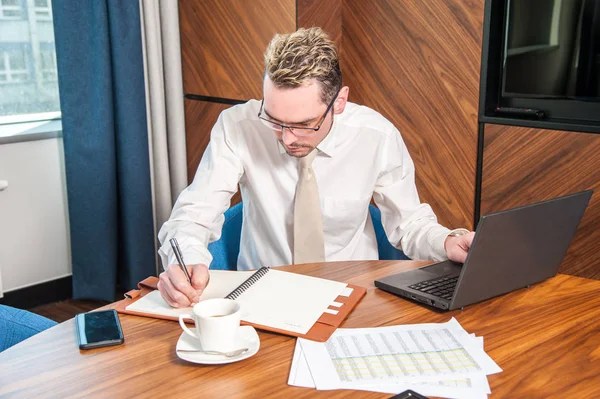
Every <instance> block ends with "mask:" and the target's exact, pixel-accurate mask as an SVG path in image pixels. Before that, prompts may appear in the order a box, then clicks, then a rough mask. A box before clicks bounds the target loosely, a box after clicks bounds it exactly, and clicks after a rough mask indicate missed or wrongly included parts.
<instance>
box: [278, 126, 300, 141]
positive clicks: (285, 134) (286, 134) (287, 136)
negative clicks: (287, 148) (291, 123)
mask: <svg viewBox="0 0 600 399" xmlns="http://www.w3.org/2000/svg"><path fill="white" fill-rule="evenodd" d="M297 140H298V138H297V137H296V136H295V135H294V133H292V131H291V130H290V129H288V128H285V127H284V128H283V131H282V132H281V141H283V144H285V145H290V144H293V143H294V142H295V141H297Z"/></svg>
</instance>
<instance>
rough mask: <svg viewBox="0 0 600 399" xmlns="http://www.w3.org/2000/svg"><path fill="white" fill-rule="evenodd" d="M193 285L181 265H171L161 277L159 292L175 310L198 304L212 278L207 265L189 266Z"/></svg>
mask: <svg viewBox="0 0 600 399" xmlns="http://www.w3.org/2000/svg"><path fill="white" fill-rule="evenodd" d="M187 269H188V273H189V274H190V277H191V278H192V285H190V283H189V282H188V281H187V278H186V277H185V274H183V270H181V267H179V265H169V267H167V270H166V271H164V272H162V273H161V274H160V276H159V281H158V285H157V287H158V290H159V291H160V295H161V296H162V297H163V299H164V300H165V301H166V302H167V303H168V304H169V305H171V306H172V307H174V308H185V307H189V306H192V305H193V304H196V303H198V300H199V299H200V295H201V294H202V291H204V288H206V285H207V284H208V280H209V278H210V276H209V274H208V267H207V266H206V265H202V264H198V265H188V267H187Z"/></svg>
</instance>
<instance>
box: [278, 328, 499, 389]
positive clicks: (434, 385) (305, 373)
mask: <svg viewBox="0 0 600 399" xmlns="http://www.w3.org/2000/svg"><path fill="white" fill-rule="evenodd" d="M436 328H437V330H438V331H437V332H438V333H439V332H440V331H444V330H448V332H449V333H450V336H453V338H454V339H455V340H456V341H457V342H459V343H460V344H461V345H462V347H463V348H465V349H466V348H468V349H469V351H467V354H468V355H469V356H471V359H470V360H469V362H475V360H474V359H477V360H478V361H479V362H480V364H482V365H483V366H482V367H481V369H482V370H480V371H478V372H471V373H470V374H469V375H461V374H459V373H453V374H452V375H451V376H447V375H446V374H442V375H439V376H437V377H435V376H432V375H431V373H427V372H425V367H423V366H421V374H425V375H419V374H418V373H417V375H414V374H415V373H412V374H413V375H412V376H409V375H407V374H409V373H397V374H402V375H394V367H391V368H390V367H389V364H388V369H386V367H385V365H383V364H384V362H383V361H381V359H385V355H382V354H380V355H378V356H376V357H375V359H377V360H376V361H373V360H372V359H371V360H369V362H370V363H371V364H370V366H371V368H370V369H369V367H368V366H367V367H366V368H365V369H362V370H360V365H359V364H358V363H356V362H355V367H358V368H359V371H358V372H357V374H360V375H363V374H365V373H366V374H367V375H368V376H371V377H373V374H374V375H375V376H377V378H366V379H363V380H361V379H355V380H354V381H349V380H348V379H346V380H344V381H342V380H341V379H340V378H339V376H338V378H337V381H334V382H333V383H331V382H330V383H329V384H327V383H326V384H323V378H322V373H323V368H321V367H319V366H320V364H317V363H311V360H307V357H306V356H305V351H304V350H303V349H304V348H305V347H311V346H314V345H312V344H314V343H312V342H310V341H306V340H302V339H298V340H297V342H296V349H295V351H294V360H293V362H292V367H291V369H290V376H289V379H288V384H290V385H294V386H300V387H307V388H308V387H312V388H314V387H317V388H318V389H357V390H368V391H375V392H384V393H390V394H393V393H398V392H401V391H403V390H406V389H413V390H414V391H416V392H419V393H421V394H423V395H427V396H440V397H449V398H452V397H461V398H469V399H480V398H486V397H487V394H489V393H490V387H489V384H488V382H487V378H486V377H485V373H487V374H492V373H494V372H498V371H501V369H500V368H499V367H498V366H497V365H496V364H495V363H494V362H493V361H492V360H491V359H489V356H487V355H486V354H485V352H484V351H483V338H482V337H477V338H475V337H472V336H469V335H468V334H467V333H466V332H465V331H464V330H463V329H462V327H461V326H460V324H458V322H457V321H456V320H454V319H452V320H450V321H449V322H448V323H444V324H421V325H414V326H394V327H379V328H375V329H338V330H337V331H336V333H334V335H333V336H332V338H331V339H330V340H332V339H334V340H335V339H338V338H339V337H337V336H338V335H339V336H342V337H343V339H342V340H341V342H339V344H340V345H344V342H345V341H346V340H347V339H351V340H355V339H358V342H359V345H360V339H359V338H358V337H359V336H360V335H361V334H363V333H364V332H365V331H368V332H369V335H371V340H372V339H373V337H372V334H373V331H372V330H375V331H379V332H381V333H384V335H388V336H394V337H396V338H397V337H400V338H404V339H406V338H408V339H410V338H411V335H410V333H412V334H413V335H412V338H416V342H415V344H416V343H418V342H420V338H422V337H418V335H419V332H420V334H423V333H425V335H428V336H429V339H430V341H431V342H430V345H433V344H435V345H437V346H438V347H439V346H441V345H440V344H439V343H435V339H431V338H432V337H431V335H432V334H433V333H434V332H436ZM381 330H388V331H381ZM363 335H364V334H363ZM363 338H364V337H363ZM367 341H369V339H367ZM307 342H308V345H307ZM369 342H370V341H369ZM328 343H330V342H329V341H328V342H327V343H325V344H318V343H316V346H319V345H320V346H322V347H326V346H327V344H328ZM369 345H373V342H370V343H369ZM446 345H447V346H448V347H449V348H446V349H447V350H448V353H451V351H450V350H451V349H452V348H450V347H451V345H449V344H446ZM329 346H330V348H329V349H330V350H331V349H332V345H331V343H330V345H329ZM346 346H354V348H353V349H355V350H358V348H357V346H356V342H352V343H347V342H346ZM454 346H456V344H454ZM346 349H347V350H348V349H349V348H346ZM381 349H382V348H379V350H380V351H381ZM423 349H426V348H423ZM456 349H457V348H453V349H452V351H456ZM309 350H310V349H309ZM384 350H385V349H384ZM439 350H440V349H438V351H439ZM476 352H480V353H479V354H477V355H475V356H474V353H476ZM448 353H446V354H444V356H445V357H446V358H448V360H451V361H449V362H445V365H443V366H439V365H438V366H436V367H432V366H431V361H434V362H435V361H438V360H439V359H440V357H439V356H438V357H430V358H429V362H428V361H427V360H425V363H422V364H425V365H427V364H428V363H429V367H431V368H432V369H435V368H437V370H438V371H442V369H444V368H448V367H449V365H452V364H453V362H456V359H459V357H457V356H450V355H448ZM413 354H414V353H413ZM425 354H426V353H425V352H423V353H422V355H423V357H422V358H420V359H418V358H412V360H417V362H423V361H424V360H423V359H426V358H427V357H426V356H425ZM429 354H430V355H431V353H429ZM482 354H483V356H482ZM354 355H356V354H354ZM403 355H406V354H403ZM361 356H362V357H365V356H366V354H365V353H363V354H362V355H360V354H359V356H357V357H355V360H358V359H359V358H360V357H361ZM367 357H368V356H367ZM407 358H410V356H408V357H406V358H402V356H400V359H401V360H400V363H402V362H404V363H407V362H406V359H407ZM486 358H487V359H488V360H486ZM313 360H314V359H313ZM338 360H339V359H338ZM346 360H347V359H346ZM318 361H319V362H322V363H328V362H329V364H331V363H332V358H331V356H327V357H326V358H323V357H321V358H319V359H318ZM395 363H396V364H397V365H399V364H400V363H398V362H395ZM457 364H461V365H463V366H464V365H465V363H464V361H463V360H461V361H460V362H459V363H457ZM337 365H338V370H344V367H343V366H342V367H340V364H339V363H338V364H337ZM364 365H365V364H363V366H364ZM382 365H383V366H382ZM407 366H408V364H405V365H404V369H402V367H398V368H396V371H398V370H403V371H405V372H406V371H408V367H407ZM414 368H415V369H418V368H419V367H418V366H415V367H414ZM382 369H383V370H385V372H384V373H383V374H384V375H381V371H382ZM344 373H346V375H347V371H342V374H344ZM313 376H314V377H315V378H313ZM316 381H319V382H320V384H318V383H316ZM319 385H320V386H319Z"/></svg>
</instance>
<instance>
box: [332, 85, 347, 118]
mask: <svg viewBox="0 0 600 399" xmlns="http://www.w3.org/2000/svg"><path fill="white" fill-rule="evenodd" d="M349 93H350V88H349V87H348V86H344V87H342V88H341V89H340V92H339V93H338V96H337V98H336V99H335V101H334V103H333V113H334V114H341V113H342V112H344V108H346V102H347V101H348V94H349Z"/></svg>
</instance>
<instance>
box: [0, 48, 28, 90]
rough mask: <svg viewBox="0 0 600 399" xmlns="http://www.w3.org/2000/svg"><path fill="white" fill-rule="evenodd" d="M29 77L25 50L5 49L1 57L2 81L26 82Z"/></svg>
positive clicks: (0, 71) (0, 70) (0, 78)
mask: <svg viewBox="0 0 600 399" xmlns="http://www.w3.org/2000/svg"><path fill="white" fill-rule="evenodd" d="M27 78H28V72H27V59H26V55H25V51H23V50H12V51H3V52H2V58H1V59H0V82H1V83H14V82H24V81H26V80H27Z"/></svg>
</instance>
